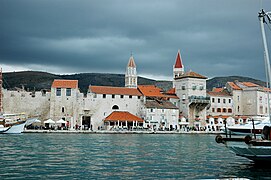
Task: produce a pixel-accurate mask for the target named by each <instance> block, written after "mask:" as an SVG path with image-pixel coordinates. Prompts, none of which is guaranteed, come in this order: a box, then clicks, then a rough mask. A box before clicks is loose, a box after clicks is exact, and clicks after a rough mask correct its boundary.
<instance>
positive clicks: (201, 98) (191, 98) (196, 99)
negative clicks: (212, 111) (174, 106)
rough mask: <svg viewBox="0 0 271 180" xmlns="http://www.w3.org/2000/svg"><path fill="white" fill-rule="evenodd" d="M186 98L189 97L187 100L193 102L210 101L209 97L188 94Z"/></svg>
mask: <svg viewBox="0 0 271 180" xmlns="http://www.w3.org/2000/svg"><path fill="white" fill-rule="evenodd" d="M188 99H189V102H194V103H210V97H204V96H189V97H188Z"/></svg>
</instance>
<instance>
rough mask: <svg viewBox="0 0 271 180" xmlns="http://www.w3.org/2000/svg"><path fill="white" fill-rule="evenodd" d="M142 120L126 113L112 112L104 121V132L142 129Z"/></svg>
mask: <svg viewBox="0 0 271 180" xmlns="http://www.w3.org/2000/svg"><path fill="white" fill-rule="evenodd" d="M143 124H144V120H143V119H141V118H140V117H138V116H135V115H133V114H131V113H129V112H127V111H124V112H123V111H113V112H112V113H111V114H110V115H109V116H107V117H106V118H105V119H104V126H105V129H106V130H134V129H143Z"/></svg>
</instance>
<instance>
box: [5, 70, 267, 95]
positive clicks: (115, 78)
mask: <svg viewBox="0 0 271 180" xmlns="http://www.w3.org/2000/svg"><path fill="white" fill-rule="evenodd" d="M54 79H71V80H78V82H79V83H78V86H79V89H80V90H81V92H83V93H86V92H87V91H88V87H89V85H95V86H116V87H124V85H125V84H124V79H125V75H124V74H110V73H77V74H69V75H57V74H52V73H47V72H42V71H20V72H7V73H3V87H4V88H5V89H9V90H10V89H16V88H24V89H26V90H28V91H33V90H37V91H38V90H41V89H50V88H51V85H52V82H53V80H54ZM236 80H237V81H240V82H252V83H255V84H258V85H261V86H265V82H263V81H261V80H257V79H253V78H250V77H243V76H225V77H214V78H211V79H208V80H207V82H206V87H207V90H209V91H210V90H212V88H213V87H224V86H225V84H226V82H228V81H236ZM138 84H139V85H155V86H157V87H159V88H161V89H163V90H164V91H167V90H169V89H170V88H171V87H172V81H160V80H154V79H149V78H145V77H140V76H138Z"/></svg>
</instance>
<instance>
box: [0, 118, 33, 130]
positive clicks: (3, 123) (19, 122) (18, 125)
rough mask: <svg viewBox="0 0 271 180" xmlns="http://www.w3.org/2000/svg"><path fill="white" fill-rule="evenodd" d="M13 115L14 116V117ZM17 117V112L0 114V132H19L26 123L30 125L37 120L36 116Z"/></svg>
mask: <svg viewBox="0 0 271 180" xmlns="http://www.w3.org/2000/svg"><path fill="white" fill-rule="evenodd" d="M19 115H20V114H19ZM11 117H13V118H11ZM14 117H16V118H15V119H14ZM17 117H19V116H18V114H3V115H0V134H20V133H22V132H23V131H24V127H25V126H26V125H30V124H32V123H34V122H35V121H37V118H29V119H27V120H24V119H23V118H22V119H21V118H17Z"/></svg>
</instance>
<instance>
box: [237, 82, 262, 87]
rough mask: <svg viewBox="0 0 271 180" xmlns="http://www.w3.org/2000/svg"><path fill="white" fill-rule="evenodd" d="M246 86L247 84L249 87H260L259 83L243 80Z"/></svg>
mask: <svg viewBox="0 0 271 180" xmlns="http://www.w3.org/2000/svg"><path fill="white" fill-rule="evenodd" d="M241 83H242V84H243V85H244V86H247V87H258V86H259V85H258V84H254V83H252V82H241Z"/></svg>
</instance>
